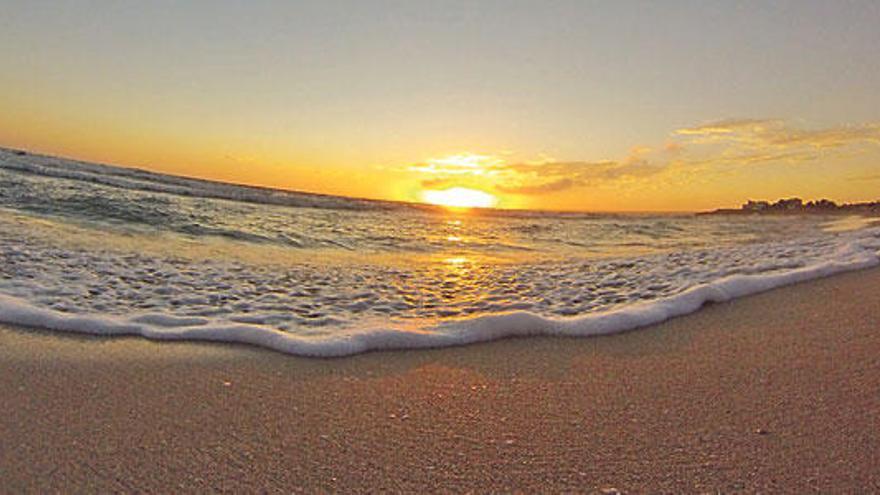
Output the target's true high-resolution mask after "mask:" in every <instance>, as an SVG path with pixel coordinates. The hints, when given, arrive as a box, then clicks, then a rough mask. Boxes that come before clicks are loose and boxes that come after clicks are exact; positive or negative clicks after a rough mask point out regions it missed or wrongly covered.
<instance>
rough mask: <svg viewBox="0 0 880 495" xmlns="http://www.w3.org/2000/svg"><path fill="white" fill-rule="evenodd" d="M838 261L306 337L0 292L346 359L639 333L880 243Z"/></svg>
mask: <svg viewBox="0 0 880 495" xmlns="http://www.w3.org/2000/svg"><path fill="white" fill-rule="evenodd" d="M837 255H838V256H837V257H836V258H837V259H836V260H832V261H823V262H819V263H815V264H813V265H810V266H806V267H800V268H795V269H790V270H783V271H776V272H772V273H764V274H759V275H732V276H727V277H723V278H720V279H718V280H714V281H712V282H709V283H705V284H701V285H698V286H695V287H691V288H689V289H687V290H684V291H682V292H680V293H678V294H675V295H672V296H668V297H664V298H661V299H657V300H654V301H650V302H641V303H635V304H631V305H627V306H623V307H620V308H617V309H612V310H607V311H602V312H596V313H586V314H582V315H579V316H575V317H570V318H550V317H544V316H540V315H537V314H535V313H531V312H527V311H516V312H509V313H502V314H488V315H480V316H475V317H472V318H468V319H460V320H451V321H447V322H443V323H440V324H434V325H431V326H424V327H418V326H416V327H415V328H394V327H391V326H387V325H386V326H383V325H376V326H372V327H364V328H361V329H358V330H350V331H342V332H339V333H336V334H333V335H326V336H321V337H304V336H301V335H295V334H292V333H289V332H285V331H282V330H278V329H274V328H271V327H268V326H262V325H255V324H238V323H229V322H226V321H218V320H212V319H211V318H208V317H179V316H173V315H168V314H155V313H153V314H142V315H138V316H134V317H127V318H126V317H122V316H113V315H101V314H88V315H71V314H65V313H62V312H59V311H55V310H52V309H47V308H40V307H37V306H35V305H33V304H31V303H29V302H28V301H26V300H24V299H21V298H16V297H12V296H7V295H0V322H3V323H7V324H14V325H21V326H28V327H37V328H44V329H50V330H57V331H65V332H75V333H84V334H92V335H116V336H119V335H139V336H143V337H146V338H148V339H154V340H195V341H214V342H229V343H237V344H249V345H254V346H259V347H264V348H267V349H272V350H275V351H279V352H283V353H287V354H293V355H298V356H313V357H340V356H349V355H353V354H358V353H362V352H367V351H378V350H402V349H420V348H433V347H448V346H461V345H466V344H473V343H478V342H486V341H491V340H497V339H502V338H507V337H525V336H539V335H546V336H568V337H587V336H595V335H607V334H613V333H619V332H624V331H629V330H634V329H637V328H640V327H645V326H648V325H652V324H656V323H659V322H662V321H665V320H667V319H669V318H673V317H677V316H681V315H685V314H689V313H693V312H695V311H697V310H698V309H699V308H700V307H702V306H703V305H704V304H706V303H709V302H713V303H717V302H725V301H729V300H732V299H735V298H738V297H743V296H747V295H751V294H755V293H759V292H763V291H767V290H770V289H773V288H776V287H781V286H785V285H790V284H794V283H798V282H803V281H807V280H811V279H815V278H820V277H826V276H829V275H834V274H837V273H841V272H846V271H852V270H859V269H864V268H869V267H874V266H877V265H878V264H880V259H878V255H877V252H876V246H875V245H866V244H863V243H860V242H858V241H853V242H850V243H848V244H846V245H844V246H842V248H841V249H840V250H839V252H838V253H837Z"/></svg>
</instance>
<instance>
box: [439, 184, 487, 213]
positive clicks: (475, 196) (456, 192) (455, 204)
mask: <svg viewBox="0 0 880 495" xmlns="http://www.w3.org/2000/svg"><path fill="white" fill-rule="evenodd" d="M422 200H423V201H424V202H425V203H429V204H432V205H438V206H445V207H447V208H491V207H493V206H495V204H496V203H498V198H496V197H495V196H493V195H491V194H489V193H487V192H485V191H480V190H479V189H468V188H466V187H452V188H449V189H443V190H427V191H422Z"/></svg>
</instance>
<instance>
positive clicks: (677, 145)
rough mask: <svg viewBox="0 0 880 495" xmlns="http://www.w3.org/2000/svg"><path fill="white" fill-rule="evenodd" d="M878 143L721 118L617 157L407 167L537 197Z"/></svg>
mask: <svg viewBox="0 0 880 495" xmlns="http://www.w3.org/2000/svg"><path fill="white" fill-rule="evenodd" d="M874 145H880V123H864V124H858V125H840V126H832V127H825V128H819V129H803V128H799V127H795V126H792V125H790V124H789V123H788V122H786V121H784V120H780V119H769V118H768V119H757V118H755V119H724V120H718V121H714V122H709V123H704V124H700V125H696V126H693V127H686V128H682V129H678V130H676V131H674V132H673V133H672V136H671V138H670V139H669V140H667V141H666V142H665V143H664V144H660V145H658V146H650V147H649V146H633V147H632V148H631V149H630V150H629V152H628V154H627V155H626V156H625V157H623V158H622V159H619V160H600V161H586V160H584V161H579V160H572V161H564V160H556V159H553V158H550V157H548V156H541V157H540V160H538V161H519V162H514V163H507V162H506V161H505V158H503V157H501V156H499V155H490V154H475V153H461V154H458V155H453V156H448V157H444V158H434V159H429V160H426V161H424V162H421V163H416V164H412V165H409V166H407V167H406V168H405V170H406V171H407V172H411V173H416V174H419V175H420V176H421V177H422V178H423V180H422V181H421V186H422V187H423V188H425V189H443V188H449V187H453V186H466V187H474V188H483V189H494V190H495V191H497V192H499V193H503V194H515V195H534V196H538V195H545V194H554V193H559V192H563V191H567V190H571V189H577V188H582V187H604V186H611V187H615V186H619V185H621V184H632V183H634V182H638V181H642V183H641V184H640V186H645V187H659V186H660V185H662V186H663V187H667V186H671V187H675V186H676V185H681V184H684V183H692V182H694V181H699V180H704V179H705V178H707V177H712V176H713V174H717V173H724V172H726V171H730V170H734V169H735V168H736V167H740V166H774V165H779V164H787V165H793V164H799V163H805V162H809V161H815V160H817V159H820V158H822V159H823V160H825V159H828V160H832V159H839V158H840V157H842V156H846V155H847V154H854V153H861V152H864V149H865V147H866V146H874ZM853 180H855V179H853ZM859 180H877V179H876V178H875V177H870V178H863V179H859Z"/></svg>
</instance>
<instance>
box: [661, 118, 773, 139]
mask: <svg viewBox="0 0 880 495" xmlns="http://www.w3.org/2000/svg"><path fill="white" fill-rule="evenodd" d="M781 122H782V121H780V120H777V119H725V120H719V121H716V122H710V123H707V124H701V125H698V126H696V127H686V128H684V129H678V130H676V131H675V133H676V134H679V135H682V136H717V135H729V134H735V133H739V132H761V131H762V130H763V129H765V128H767V127H772V126H776V125H779V124H780V123H781Z"/></svg>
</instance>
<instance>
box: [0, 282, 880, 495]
mask: <svg viewBox="0 0 880 495" xmlns="http://www.w3.org/2000/svg"><path fill="white" fill-rule="evenodd" d="M0 373H2V377H3V378H2V380H0V397H2V400H0V491H2V492H8V493H17V492H46V491H62V492H71V491H75V492H96V491H101V492H104V491H126V492H128V491H149V492H171V491H174V492H180V491H186V492H195V491H206V490H219V491H234V492H242V491H245V492H251V491H270V492H289V491H302V492H314V491H322V492H323V491H340V492H367V491H369V492H377V491H409V492H416V491H425V490H430V491H438V490H440V491H453V492H462V491H476V492H497V491H505V492H508V491H526V492H536V491H540V492H545V491H576V492H591V491H596V492H601V491H602V490H609V489H611V488H616V489H618V490H620V491H622V492H633V493H638V492H715V491H722V492H738V491H745V492H756V491H762V492H764V491H785V492H805V491H807V492H811V491H820V492H826V493H827V492H838V493H839V492H865V491H868V492H870V491H878V490H880V431H878V430H880V429H878V425H880V269H872V270H867V271H862V272H857V273H850V274H845V275H839V276H836V277H832V278H828V279H823V280H818V281H814V282H809V283H806V284H801V285H797V286H792V287H787V288H783V289H777V290H774V291H771V292H768V293H764V294H759V295H756V296H751V297H748V298H744V299H740V300H737V301H733V302H730V303H724V304H716V305H712V306H710V307H707V308H704V309H703V310H702V311H700V312H698V313H696V314H694V315H691V316H687V317H683V318H678V319H675V320H671V321H669V322H666V323H664V324H660V325H655V326H653V327H651V328H648V329H642V330H638V331H634V332H630V333H627V334H624V335H617V336H612V337H600V338H587V339H565V338H555V339H554V338H533V339H512V340H505V341H500V342H494V343H489V344H482V345H475V346H471V347H463V348H453V349H439V350H428V351H408V352H378V353H370V354H365V355H360V356H355V357H352V358H342V359H328V360H320V359H303V358H294V357H290V356H285V355H281V354H277V353H273V352H268V351H263V350H259V349H252V348H246V347H237V346H228V345H212V344H195V343H155V342H148V341H145V340H142V339H137V338H121V339H99V338H91V337H80V336H70V335H62V334H56V333H49V332H42V331H34V330H26V329H13V328H9V327H0Z"/></svg>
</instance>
